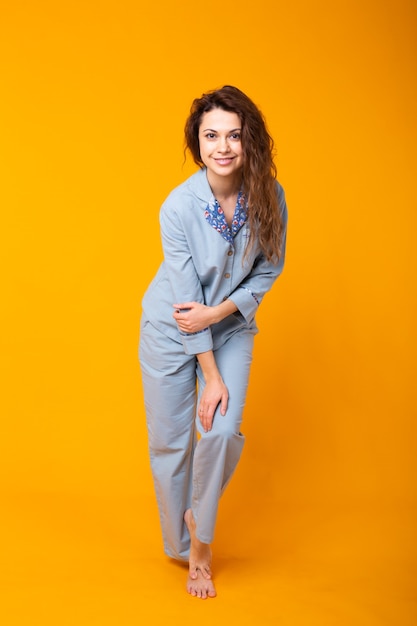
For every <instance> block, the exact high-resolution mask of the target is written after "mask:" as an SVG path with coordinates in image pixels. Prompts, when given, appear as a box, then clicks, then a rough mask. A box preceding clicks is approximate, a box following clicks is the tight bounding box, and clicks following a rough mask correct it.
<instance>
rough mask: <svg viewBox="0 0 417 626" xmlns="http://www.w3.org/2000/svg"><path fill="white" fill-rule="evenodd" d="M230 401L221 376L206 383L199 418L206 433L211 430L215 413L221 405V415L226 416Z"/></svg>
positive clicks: (199, 407)
mask: <svg viewBox="0 0 417 626" xmlns="http://www.w3.org/2000/svg"><path fill="white" fill-rule="evenodd" d="M228 399H229V392H228V391H227V387H226V385H225V384H224V382H223V380H222V379H221V377H220V376H219V377H216V378H213V379H209V380H208V381H206V386H205V387H204V391H203V393H202V395H201V398H200V404H199V406H198V417H199V418H200V422H201V425H202V427H203V429H204V432H208V431H209V430H211V427H212V424H213V418H214V413H215V411H216V409H217V407H218V405H219V404H220V414H221V415H225V414H226V410H227V402H228Z"/></svg>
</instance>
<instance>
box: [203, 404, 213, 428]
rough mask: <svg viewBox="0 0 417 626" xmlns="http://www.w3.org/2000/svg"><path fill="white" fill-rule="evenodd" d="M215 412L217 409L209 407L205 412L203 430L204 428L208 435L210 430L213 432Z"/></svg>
mask: <svg viewBox="0 0 417 626" xmlns="http://www.w3.org/2000/svg"><path fill="white" fill-rule="evenodd" d="M214 410H215V408H211V407H208V408H207V409H206V410H205V411H204V415H203V428H204V430H205V432H206V433H207V432H208V431H209V430H211V427H212V425H213V417H214Z"/></svg>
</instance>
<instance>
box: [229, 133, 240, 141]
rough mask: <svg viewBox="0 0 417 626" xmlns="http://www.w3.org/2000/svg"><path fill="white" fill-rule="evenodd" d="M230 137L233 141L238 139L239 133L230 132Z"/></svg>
mask: <svg viewBox="0 0 417 626" xmlns="http://www.w3.org/2000/svg"><path fill="white" fill-rule="evenodd" d="M230 139H233V140H234V141H240V133H232V134H231V135H230Z"/></svg>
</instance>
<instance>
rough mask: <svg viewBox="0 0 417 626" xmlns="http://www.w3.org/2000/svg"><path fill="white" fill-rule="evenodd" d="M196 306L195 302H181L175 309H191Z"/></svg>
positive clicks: (175, 305) (174, 305)
mask: <svg viewBox="0 0 417 626" xmlns="http://www.w3.org/2000/svg"><path fill="white" fill-rule="evenodd" d="M194 305H195V302H180V303H179V304H173V305H172V306H173V307H174V309H180V310H182V309H191V308H192V307H193V306H194Z"/></svg>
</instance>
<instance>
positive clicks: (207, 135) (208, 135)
mask: <svg viewBox="0 0 417 626" xmlns="http://www.w3.org/2000/svg"><path fill="white" fill-rule="evenodd" d="M215 137H216V135H215V134H214V133H206V134H205V138H206V139H215Z"/></svg>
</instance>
